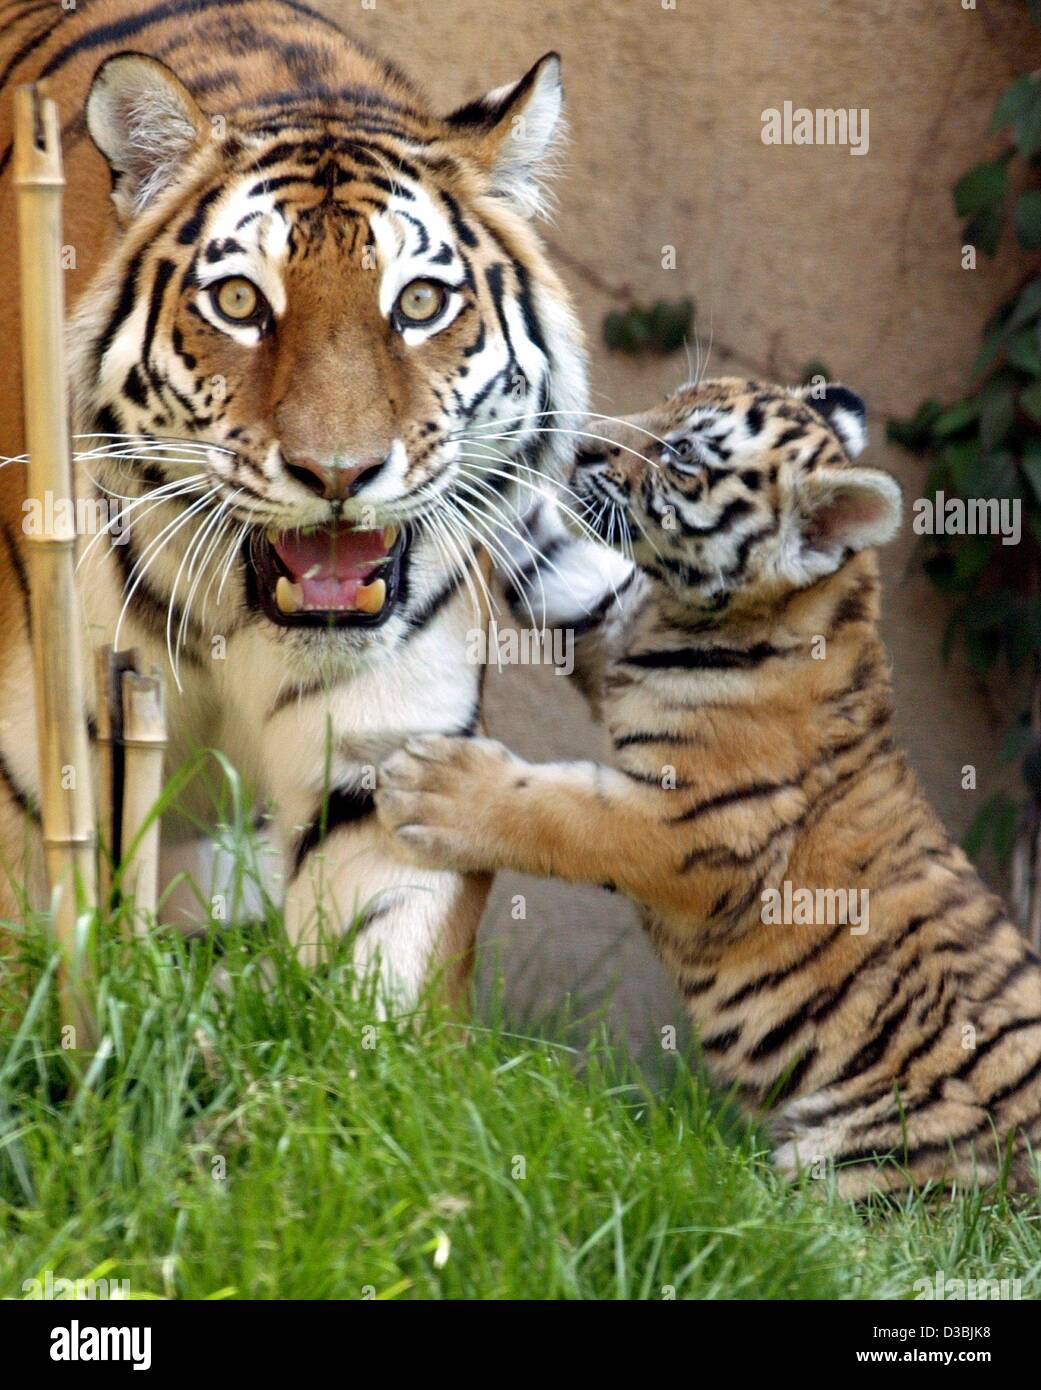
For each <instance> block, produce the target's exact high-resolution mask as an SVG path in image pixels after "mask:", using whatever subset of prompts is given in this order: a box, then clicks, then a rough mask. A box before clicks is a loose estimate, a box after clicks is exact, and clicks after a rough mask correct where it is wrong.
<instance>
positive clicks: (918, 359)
mask: <svg viewBox="0 0 1041 1390" xmlns="http://www.w3.org/2000/svg"><path fill="white" fill-rule="evenodd" d="M666 4H668V0H666ZM322 8H324V9H325V11H326V12H327V13H330V14H333V15H335V16H337V17H338V18H339V19H340V20H341V21H342V22H343V23H344V24H345V26H346V27H348V28H349V29H350V30H351V31H352V32H354V33H355V34H356V35H358V36H359V37H361V38H363V39H364V40H366V41H367V42H369V43H370V44H372V45H373V46H374V47H376V48H378V49H380V50H381V51H382V52H384V53H386V54H387V55H388V56H391V57H393V58H394V59H395V60H396V61H398V62H399V63H400V64H401V65H402V66H403V67H405V68H406V70H407V71H409V72H410V73H411V74H412V76H413V77H415V78H416V79H417V80H418V81H419V82H420V83H421V84H423V85H424V86H425V87H426V88H427V90H428V91H429V92H430V93H431V95H432V96H433V97H434V98H435V99H436V100H437V101H438V102H439V103H441V104H442V105H443V106H444V107H445V108H448V107H449V106H451V105H453V104H455V103H457V102H458V101H459V100H461V99H463V98H468V97H470V96H472V95H474V94H476V93H477V92H478V91H480V90H482V89H484V88H487V87H494V86H496V85H498V84H500V83H502V82H505V81H508V80H510V79H511V78H513V77H515V76H518V75H519V74H520V73H521V72H522V71H524V70H525V69H526V68H527V67H528V66H529V65H530V63H531V62H532V61H533V60H534V59H535V58H536V57H538V56H539V55H540V54H541V53H542V52H544V51H545V50H547V49H550V48H555V49H558V50H559V51H560V52H561V53H562V54H563V58H564V74H565V84H566V91H567V101H568V111H569V115H570V120H571V130H572V143H571V147H570V151H569V156H568V161H567V173H566V177H565V178H564V179H563V180H562V181H561V184H560V188H559V193H560V198H559V211H558V215H557V218H556V222H555V225H554V226H553V227H551V228H550V229H549V230H548V233H547V235H548V238H549V241H550V243H551V245H552V247H553V248H554V250H555V252H556V254H557V258H558V261H559V262H560V264H561V266H562V269H563V271H564V274H565V277H566V279H567V280H568V282H569V284H570V285H571V287H572V289H573V291H574V293H575V296H576V299H577V302H578V305H579V309H580V312H581V315H582V318H583V321H584V323H585V325H586V328H587V330H588V332H589V334H590V337H591V340H592V344H593V348H594V370H593V386H594V391H595V395H594V402H595V406H596V408H598V409H603V410H627V409H634V408H636V407H639V406H642V405H646V404H648V403H649V402H651V401H653V400H654V399H655V398H656V397H657V396H658V395H660V394H662V393H663V392H664V391H665V390H667V389H671V388H672V387H673V386H675V385H677V384H678V382H679V381H680V380H681V379H682V378H683V376H684V374H685V370H686V368H685V363H684V361H683V359H682V354H681V355H679V356H678V357H673V358H670V359H666V360H650V361H646V360H641V361H637V362H634V361H632V360H630V359H627V358H623V357H617V356H612V355H611V354H608V353H606V352H605V351H604V350H603V349H602V347H601V346H600V343H599V325H600V321H601V319H602V318H603V315H604V314H605V312H607V311H608V310H609V309H611V308H615V307H618V305H619V304H624V303H625V302H626V300H627V297H628V296H629V295H632V296H633V297H634V298H635V299H636V300H638V301H641V302H649V301H653V300H655V299H657V298H659V297H665V298H677V297H680V296H681V295H684V294H691V295H692V296H693V297H694V299H695V300H696V302H697V305H698V328H699V334H700V337H701V346H702V349H703V350H705V349H706V348H707V346H708V344H709V343H710V342H711V345H712V355H711V364H712V370H713V371H717V370H724V369H734V368H736V369H739V370H742V371H744V370H749V369H750V370H753V371H762V372H766V373H769V374H770V375H771V376H774V377H777V378H792V377H793V376H795V375H797V373H798V371H799V369H800V368H801V366H802V365H803V364H804V363H805V362H807V361H808V360H810V359H813V358H820V359H822V360H823V361H824V362H825V363H826V364H827V365H828V367H829V369H830V370H831V372H832V373H833V374H835V375H836V376H840V377H842V378H843V379H845V380H846V381H848V382H849V383H850V384H851V385H853V386H854V387H856V388H857V389H858V390H859V391H860V392H861V393H862V394H863V395H864V396H865V398H866V399H867V401H868V403H869V405H870V406H871V408H872V410H873V414H874V418H875V422H876V423H875V428H874V441H875V444H874V447H875V457H876V458H877V459H878V460H879V461H882V462H885V463H886V464H887V465H888V466H890V467H892V468H893V469H894V471H895V472H896V473H897V474H898V475H899V476H900V478H901V479H902V481H903V482H904V484H905V487H906V489H907V493H908V495H909V497H912V496H915V495H917V492H918V489H919V486H920V478H921V469H920V467H919V466H918V465H917V464H916V463H915V462H914V461H913V460H909V459H907V458H905V457H903V456H902V455H900V454H899V453H896V452H891V451H888V450H886V448H885V447H884V426H883V425H882V424H881V423H880V420H881V417H883V416H884V415H886V414H897V415H900V414H904V413H908V412H910V411H911V409H912V408H913V407H914V406H915V405H916V404H917V403H918V401H919V400H921V399H922V398H923V397H924V396H927V395H935V396H937V397H939V398H945V397H946V398H950V397H953V396H956V395H957V394H958V392H959V391H960V390H961V389H962V387H963V384H964V383H965V381H966V377H967V369H968V365H969V363H970V361H971V358H972V356H973V353H974V350H975V343H976V340H977V335H978V332H979V328H980V325H981V323H982V321H983V319H984V318H985V316H986V315H987V313H988V312H989V310H990V309H991V308H992V307H993V305H994V303H995V302H996V301H997V299H998V298H999V297H1000V295H1001V293H1002V291H1003V290H1004V289H1005V288H1006V287H1007V286H1008V284H1009V283H1010V282H1011V280H1012V278H1014V274H1015V265H1014V264H1013V263H1011V261H999V263H998V264H997V266H991V265H990V264H989V263H984V264H982V265H981V267H980V268H979V269H977V270H975V271H966V270H963V269H962V268H961V265H960V242H959V236H958V223H957V221H956V219H955V217H954V214H953V211H952V207H951V199H950V187H951V185H952V183H953V182H954V180H955V179H956V178H957V177H958V175H959V174H960V173H962V172H963V171H964V170H965V169H966V168H967V167H969V166H970V165H971V164H973V163H975V162H976V161H977V160H978V159H979V158H980V157H981V155H982V153H983V152H984V150H985V149H986V144H985V136H984V132H985V130H986V127H987V124H988V121H989V117H990V110H991V106H992V103H993V100H994V97H995V95H996V94H997V93H998V92H999V91H1000V90H1001V89H1002V88H1003V87H1004V86H1005V85H1007V83H1008V81H1009V79H1010V78H1011V77H1012V76H1013V75H1015V74H1017V73H1020V72H1024V71H1027V70H1028V69H1031V68H1035V67H1038V66H1039V65H1041V44H1039V43H1038V40H1037V37H1036V34H1037V31H1036V30H1035V29H1034V27H1033V26H1032V25H1031V24H1030V22H1029V20H1028V19H1027V17H1026V6H1025V5H1023V4H1021V3H1018V0H995V2H994V3H988V0H978V4H977V8H975V9H969V10H965V9H962V8H961V4H960V0H675V7H674V8H667V7H666V6H665V5H663V4H662V3H661V0H554V2H553V3H532V2H531V0H375V8H374V9H371V10H370V9H363V8H362V5H361V0H326V3H325V4H324V5H323V6H322ZM786 99H788V100H791V101H792V102H794V104H795V105H796V106H808V107H818V106H823V107H846V108H850V107H856V108H864V107H866V108H867V109H868V111H869V113H870V116H869V133H870V147H869V152H868V153H867V154H866V155H865V156H863V157H857V156H853V155H851V154H850V153H849V151H848V150H845V149H841V148H837V147H812V146H811V147H783V146H766V145H764V144H763V143H762V140H761V138H760V132H761V119H760V118H761V113H762V112H763V110H764V109H766V108H768V107H780V106H781V105H782V103H783V102H784V101H785V100H786ZM666 245H671V246H674V247H675V248H676V252H677V268H676V269H675V270H671V271H666V270H663V269H662V267H661V254H662V247H663V246H666ZM909 542H910V537H909V536H908V537H906V538H905V541H904V543H903V544H900V545H897V546H895V547H893V548H892V549H891V550H890V551H889V552H888V553H887V555H886V558H885V564H886V575H887V590H888V592H887V611H886V619H885V631H886V637H887V639H888V642H889V646H890V649H891V651H892V654H893V659H894V664H895V674H896V689H897V701H898V707H899V728H900V733H901V735H902V737H903V738H904V739H905V741H906V742H907V744H908V745H909V747H910V749H911V753H912V758H913V762H914V764H915V765H916V767H917V768H918V770H919V772H920V774H921V776H922V779H923V781H924V782H925V785H926V787H927V789H928V791H929V794H930V795H931V797H932V799H933V802H934V804H935V805H936V806H937V808H938V809H939V810H940V811H941V812H942V814H943V815H944V816H945V818H946V820H947V821H948V824H949V825H950V826H951V827H952V829H953V830H955V831H956V832H960V831H962V830H963V829H964V827H965V826H966V824H967V823H968V821H969V820H970V819H971V817H972V814H973V812H974V810H975V809H976V807H977V806H978V804H979V799H980V798H982V797H984V796H985V795H986V793H987V785H988V782H989V781H990V780H991V779H992V778H993V776H994V765H995V743H996V731H995V729H994V728H993V725H992V723H991V722H990V721H989V720H988V717H987V715H986V712H985V705H984V703H983V702H982V701H981V700H980V698H979V696H978V693H977V692H976V691H975V690H974V688H973V685H972V682H971V680H970V679H969V678H968V677H967V675H966V673H965V672H964V671H962V670H960V669H958V668H957V667H955V668H953V669H945V668H944V667H943V666H942V665H941V664H940V661H939V659H938V655H937V652H938V645H939V634H940V629H941V624H942V622H943V618H944V605H943V604H942V602H941V601H939V600H938V599H937V598H936V597H935V596H934V594H933V593H932V591H931V589H930V588H929V586H928V585H927V584H926V582H925V581H924V580H923V579H922V578H921V577H920V576H919V575H918V574H917V573H915V572H914V570H913V569H912V570H910V571H908V559H909V552H910V543H909ZM565 685H566V682H565V681H563V680H561V679H558V678H556V677H554V676H553V675H551V674H549V673H546V672H538V671H532V670H524V669H515V670H512V671H509V672H507V673H506V674H505V675H504V676H503V677H502V678H496V679H494V680H493V681H492V682H491V683H490V707H491V716H492V725H493V729H494V732H495V733H496V734H498V736H500V737H502V738H504V739H505V740H506V741H508V742H510V743H512V744H513V745H514V746H516V747H517V748H519V749H521V750H522V751H524V752H526V753H527V754H529V755H530V756H533V757H536V758H551V757H554V756H568V757H571V756H576V755H582V754H583V753H586V752H590V751H595V750H596V749H597V748H598V747H599V740H598V736H597V733H596V731H595V730H593V729H592V728H591V727H590V725H589V722H588V720H587V718H586V716H585V714H584V711H583V709H582V707H581V705H580V703H579V702H578V700H577V699H576V698H574V697H573V696H572V693H571V692H570V691H569V690H564V689H562V687H564V686H565ZM966 763H973V764H975V765H976V766H978V768H979V769H980V788H979V790H977V791H976V792H975V793H971V792H963V791H962V790H961V789H960V773H961V769H962V766H963V765H964V764H966ZM516 892H524V893H525V895H526V898H527V913H528V916H527V920H526V921H524V922H520V921H512V920H511V917H510V907H511V897H512V894H514V893H516ZM483 939H484V940H485V942H486V943H488V945H489V946H490V947H491V946H492V945H493V944H494V946H495V948H496V949H497V951H498V952H499V953H500V959H501V961H502V963H503V965H504V967H505V969H506V972H507V978H508V981H509V989H510V999H511V1003H512V1005H513V1006H514V1007H515V1008H516V1009H518V1010H519V1009H521V1008H522V1007H524V1005H525V1004H526V1003H530V1002H533V1003H534V1005H535V1006H536V1007H540V1008H551V1007H553V1006H555V1005H556V1004H557V1003H558V1002H559V1001H560V1000H561V999H562V998H563V996H564V995H565V993H566V992H568V991H569V990H572V991H576V992H577V993H578V995H579V996H580V997H581V998H589V997H593V996H595V995H596V994H597V993H598V992H599V991H601V990H602V989H604V988H606V987H607V986H608V984H609V982H610V981H611V980H612V979H616V980H617V981H618V982H619V989H618V992H617V996H616V1004H615V1008H616V1014H617V1017H618V1018H619V1020H620V1021H621V1022H625V1023H627V1024H629V1025H630V1026H631V1028H632V1030H633V1031H634V1033H635V1034H636V1035H637V1037H638V1038H646V1037H647V1036H648V1035H649V1034H650V1033H651V1032H652V1031H653V1030H654V1029H656V1028H657V1027H658V1026H660V1024H661V1023H664V1022H671V1021H674V1019H675V1018H676V1016H677V1013H678V1010H677V1008H676V1005H675V1003H674V1000H673V997H672V995H671V992H670V991H669V990H668V988H667V986H665V984H664V982H663V981H662V979H661V977H660V975H659V973H658V971H657V967H656V965H655V963H654V962H653V960H652V959H651V958H650V953H649V951H648V950H647V948H646V946H645V944H644V942H643V940H642V938H641V937H640V936H639V933H638V931H637V930H636V929H635V927H634V926H633V925H632V916H631V913H630V911H629V910H628V908H627V907H626V905H625V904H624V903H621V902H619V901H617V900H615V899H611V898H610V897H608V896H607V895H605V894H602V893H600V892H599V891H595V890H589V891H588V892H587V891H577V890H573V889H563V888H561V887H559V886H557V885H546V884H532V883H524V884H518V883H517V882H516V881H514V880H512V879H509V878H503V879H502V880H500V882H499V883H498V885H497V887H496V890H495V896H494V900H493V905H492V909H491V911H490V912H489V914H488V919H487V921H486V925H485V929H484V933H483Z"/></svg>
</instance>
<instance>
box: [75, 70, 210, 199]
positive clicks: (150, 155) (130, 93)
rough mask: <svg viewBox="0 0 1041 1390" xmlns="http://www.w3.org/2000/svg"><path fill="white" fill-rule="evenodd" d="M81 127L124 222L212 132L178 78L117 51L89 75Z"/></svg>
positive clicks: (163, 186)
mask: <svg viewBox="0 0 1041 1390" xmlns="http://www.w3.org/2000/svg"><path fill="white" fill-rule="evenodd" d="M87 130H88V131H89V132H90V138H91V139H92V140H93V141H94V143H95V145H97V147H98V149H99V150H100V151H101V153H102V154H103V155H104V156H105V158H106V159H107V160H108V164H109V168H110V169H111V170H112V201H113V202H114V203H115V205H116V211H117V212H118V213H119V218H120V221H122V222H129V221H130V220H131V218H133V217H134V216H136V215H137V214H138V213H140V212H142V211H143V210H144V209H145V208H146V207H147V206H148V204H149V203H150V202H151V201H152V199H153V198H155V197H156V195H157V194H158V193H160V192H161V191H162V189H164V188H165V187H166V186H167V185H168V184H169V183H170V182H171V181H172V180H173V179H174V177H175V176H176V174H177V172H178V170H179V169H180V168H181V166H182V165H183V164H184V162H185V161H186V160H187V159H188V158H189V156H191V155H192V154H194V152H195V151H196V150H197V149H198V148H199V146H200V145H201V144H202V142H203V140H204V139H206V138H208V137H209V136H210V135H211V134H212V130H211V126H210V122H209V119H208V118H207V116H206V113H205V112H204V111H203V110H202V108H201V107H200V106H199V104H198V102H197V101H196V100H195V98H194V97H193V96H192V94H191V92H189V90H188V88H187V87H186V86H185V85H184V83H183V82H182V81H181V79H180V78H179V77H178V76H177V75H176V74H175V73H173V72H171V71H170V69H169V68H168V67H167V66H166V64H165V63H160V62H159V61H158V60H157V59H155V58H149V57H147V56H146V55H145V54H144V53H117V54H116V55H115V57H112V58H108V59H106V61H105V62H104V63H102V64H101V66H100V67H99V68H98V70H97V72H96V73H95V74H94V81H93V83H92V85H91V89H90V94H89V96H88V97H87Z"/></svg>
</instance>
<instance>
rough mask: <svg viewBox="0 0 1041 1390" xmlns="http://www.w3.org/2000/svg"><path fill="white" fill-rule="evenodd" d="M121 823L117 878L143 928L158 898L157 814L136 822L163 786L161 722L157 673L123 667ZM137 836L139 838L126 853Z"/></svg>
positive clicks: (163, 734) (147, 812)
mask: <svg viewBox="0 0 1041 1390" xmlns="http://www.w3.org/2000/svg"><path fill="white" fill-rule="evenodd" d="M122 681H123V760H124V762H123V826H122V836H121V843H122V856H123V861H124V862H123V865H122V869H121V877H120V882H121V883H122V888H123V893H124V895H125V896H127V897H132V898H133V902H134V921H135V924H136V929H137V930H138V931H143V930H145V929H147V927H148V924H149V919H154V917H155V912H156V907H157V905H158V901H159V817H158V816H155V817H154V818H153V820H152V823H151V824H150V825H149V826H148V829H147V830H145V831H144V833H143V834H142V833H141V831H142V827H143V826H144V824H145V822H146V821H147V819H148V817H149V816H150V815H151V814H152V812H153V810H154V808H155V804H156V802H157V801H158V800H159V795H160V793H161V791H162V788H163V757H164V755H165V753H166V724H165V722H164V719H163V687H162V683H161V681H160V677H159V672H158V671H156V670H153V671H152V674H151V675H150V676H146V675H141V674H140V673H139V672H138V671H124V672H123V678H122ZM139 834H140V835H141V840H140V843H138V844H137V847H136V849H134V850H133V854H132V857H131V858H130V859H129V862H127V856H128V855H130V853H131V849H132V847H133V846H134V843H135V841H136V840H137V837H138V835H139Z"/></svg>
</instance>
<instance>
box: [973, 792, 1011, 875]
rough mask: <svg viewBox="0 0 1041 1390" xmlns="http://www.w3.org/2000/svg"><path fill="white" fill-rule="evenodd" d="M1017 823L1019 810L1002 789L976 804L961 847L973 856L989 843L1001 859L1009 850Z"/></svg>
mask: <svg viewBox="0 0 1041 1390" xmlns="http://www.w3.org/2000/svg"><path fill="white" fill-rule="evenodd" d="M1018 825H1019V811H1018V808H1017V807H1016V804H1015V802H1014V801H1013V800H1012V799H1011V798H1010V797H1008V796H1006V795H1005V793H1004V792H998V793H997V795H996V796H992V797H990V798H989V799H988V800H987V801H986V802H984V804H983V806H981V807H980V811H979V814H978V815H977V816H976V819H975V820H974V821H973V822H972V825H971V826H970V827H969V829H968V831H967V832H966V835H965V838H964V839H963V840H962V848H963V849H964V850H965V853H966V854H970V855H972V857H973V858H974V859H975V858H977V857H978V856H979V855H980V854H981V853H982V851H983V850H984V849H985V848H986V847H987V845H988V844H990V845H992V846H993V848H994V852H995V854H996V855H997V856H998V858H999V859H1000V860H1002V862H1004V861H1005V860H1007V859H1008V857H1009V855H1010V854H1011V853H1012V848H1013V846H1014V844H1015V842H1016V829H1017V826H1018Z"/></svg>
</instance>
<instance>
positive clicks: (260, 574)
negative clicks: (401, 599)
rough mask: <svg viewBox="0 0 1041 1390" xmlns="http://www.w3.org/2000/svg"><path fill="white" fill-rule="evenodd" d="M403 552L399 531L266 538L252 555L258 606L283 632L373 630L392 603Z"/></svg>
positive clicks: (337, 527) (336, 527) (345, 530)
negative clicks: (298, 629) (296, 629)
mask: <svg viewBox="0 0 1041 1390" xmlns="http://www.w3.org/2000/svg"><path fill="white" fill-rule="evenodd" d="M407 549H408V542H407V536H406V533H405V531H404V530H402V529H401V528H400V527H398V526H385V527H383V528H382V529H381V530H378V531H359V530H355V528H354V527H352V526H347V525H343V524H340V523H333V524H331V525H328V526H317V527H313V528H311V529H308V530H304V531H268V532H266V533H265V535H264V536H263V537H260V538H257V539H256V540H255V541H254V544H253V548H252V557H253V565H254V569H255V573H256V581H257V597H258V599H259V601H260V606H261V608H262V609H263V610H264V612H265V614H266V615H267V616H268V617H269V618H270V619H271V621H272V622H273V623H279V624H280V625H281V626H282V627H375V626H377V625H378V624H379V623H383V622H386V620H387V619H388V618H389V617H390V615H391V613H392V612H393V611H394V608H395V606H396V604H397V601H398V595H399V592H400V588H401V572H402V566H403V562H404V559H405V555H406V552H407Z"/></svg>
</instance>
